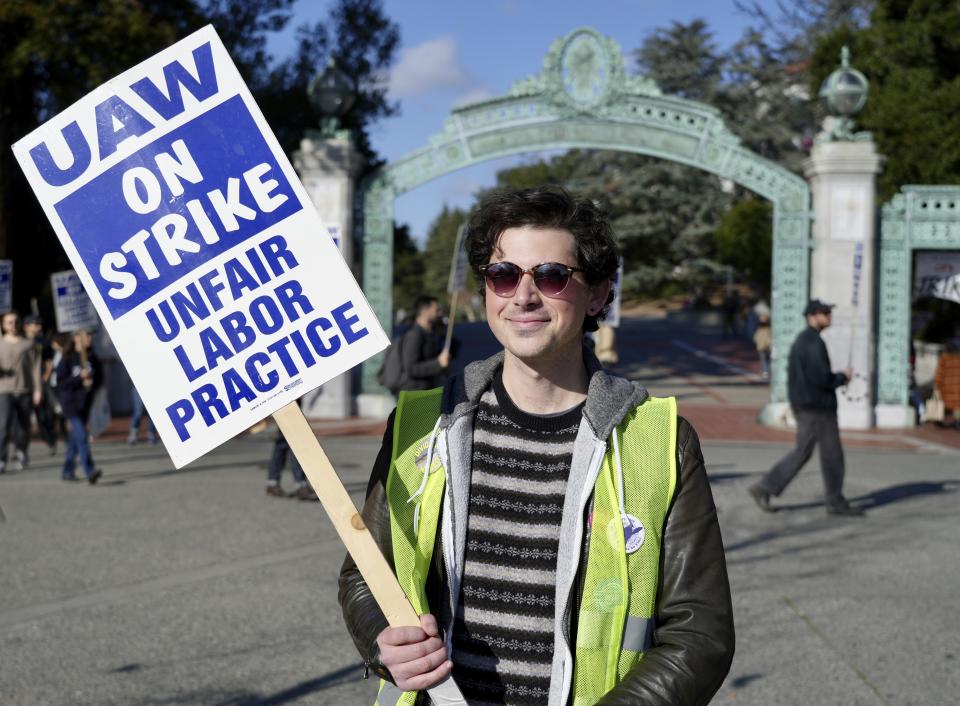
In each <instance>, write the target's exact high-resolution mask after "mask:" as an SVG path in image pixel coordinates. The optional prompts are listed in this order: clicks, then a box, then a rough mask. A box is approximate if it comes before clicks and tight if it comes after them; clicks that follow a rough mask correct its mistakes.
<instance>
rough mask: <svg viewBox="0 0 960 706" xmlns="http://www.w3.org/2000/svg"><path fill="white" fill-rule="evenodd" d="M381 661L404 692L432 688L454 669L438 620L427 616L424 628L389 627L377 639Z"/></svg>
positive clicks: (423, 624)
mask: <svg viewBox="0 0 960 706" xmlns="http://www.w3.org/2000/svg"><path fill="white" fill-rule="evenodd" d="M377 646H378V647H379V648H380V661H381V662H383V665H384V666H385V667H386V668H387V669H389V670H390V674H392V675H393V679H394V681H395V682H396V683H397V686H398V687H400V688H401V689H402V690H403V691H420V690H422V689H428V688H430V687H431V686H433V685H434V684H437V683H438V682H441V681H443V680H444V679H445V678H446V677H447V676H448V675H449V674H450V670H451V669H452V668H453V662H451V661H450V660H448V659H447V648H446V647H445V646H444V644H443V641H442V640H441V639H440V630H439V629H438V628H437V619H436V618H435V617H433V616H432V615H430V614H429V613H425V614H424V615H421V616H420V627H419V628H414V627H404V628H387V629H386V630H384V631H383V632H381V633H380V634H379V635H378V636H377Z"/></svg>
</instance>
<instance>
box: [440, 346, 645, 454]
mask: <svg viewBox="0 0 960 706" xmlns="http://www.w3.org/2000/svg"><path fill="white" fill-rule="evenodd" d="M503 358H504V353H503V351H500V352H499V353H497V354H496V355H494V356H491V357H489V358H487V359H486V360H478V361H475V362H473V363H470V364H469V365H468V366H467V367H466V369H465V370H464V371H463V375H458V376H457V377H455V378H453V379H452V380H450V381H449V382H448V383H447V385H446V387H445V388H444V392H443V403H442V405H441V408H440V409H441V420H440V426H441V427H443V428H446V427H449V426H450V425H451V424H453V422H454V421H456V420H457V419H458V418H459V417H461V416H463V415H465V414H468V413H470V412H472V411H473V410H474V409H476V407H477V405H479V404H480V397H481V395H483V393H484V391H485V390H486V389H487V388H489V387H490V385H491V384H492V382H493V376H494V374H495V373H496V372H497V369H498V368H500V367H501V366H502V365H503ZM583 360H584V362H585V364H586V366H587V375H588V377H589V380H590V382H589V385H588V387H587V402H586V405H585V406H584V410H583V416H584V418H585V419H586V420H587V423H588V424H589V425H590V428H591V430H592V431H593V433H594V435H595V436H596V437H597V438H598V439H605V438H606V437H607V436H609V435H610V432H611V431H612V430H613V428H614V427H615V426H616V425H617V424H619V423H620V421H621V420H622V419H623V417H624V415H626V414H627V413H628V412H629V411H630V410H632V409H633V408H634V407H636V406H637V405H639V404H641V403H642V402H643V401H644V400H645V399H647V397H649V394H648V393H647V390H646V388H645V387H644V386H643V385H641V384H640V383H638V382H633V381H631V380H627V379H626V378H624V377H621V376H619V375H616V374H614V373H611V372H610V371H609V370H604V368H603V366H602V365H601V364H600V361H598V360H597V357H596V356H595V355H594V354H593V351H591V350H590V349H589V348H587V347H586V346H584V348H583Z"/></svg>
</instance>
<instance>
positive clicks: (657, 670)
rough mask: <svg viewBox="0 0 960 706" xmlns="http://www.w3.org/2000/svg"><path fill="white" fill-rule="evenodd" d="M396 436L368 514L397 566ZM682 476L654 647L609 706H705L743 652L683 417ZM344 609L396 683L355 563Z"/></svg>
mask: <svg viewBox="0 0 960 706" xmlns="http://www.w3.org/2000/svg"><path fill="white" fill-rule="evenodd" d="M588 365H589V361H588ZM392 430H393V417H392V416H391V418H390V421H389V422H388V425H387V431H386V433H385V435H384V438H383V445H382V447H381V449H380V453H379V455H378V456H377V460H376V463H375V465H374V469H373V473H372V475H371V477H370V483H369V485H368V487H367V499H366V502H365V504H364V507H363V510H362V515H363V518H364V522H365V523H366V525H367V527H369V528H370V531H371V533H372V534H373V537H374V539H375V541H376V542H377V544H378V546H379V547H380V549H381V551H382V552H383V554H384V556H385V557H386V558H387V561H388V562H390V563H391V565H392V549H391V546H392V545H391V539H390V518H389V510H388V507H387V502H386V479H387V474H388V472H389V468H390V455H391V449H392V446H393V433H392ZM677 469H678V476H679V478H678V484H677V491H676V494H675V496H674V500H673V503H672V505H671V507H670V510H669V512H668V514H667V518H666V523H665V526H664V534H663V546H662V551H661V554H660V563H661V566H660V573H659V584H658V589H657V605H656V611H655V615H654V619H655V625H656V627H655V631H654V635H653V646H652V647H651V648H650V649H649V650H647V651H646V652H645V653H644V658H643V660H641V662H640V663H639V664H638V665H637V666H636V667H635V668H634V669H633V670H632V671H631V672H630V673H629V674H628V675H627V677H626V678H625V679H624V680H623V681H622V682H620V683H619V684H617V686H616V687H614V688H613V689H612V690H611V691H610V692H609V693H608V694H606V695H605V696H604V698H603V699H602V700H601V701H600V702H599V703H600V704H651V705H657V706H684V705H690V706H694V705H698V704H706V703H708V702H709V701H710V699H711V698H712V697H713V695H714V694H715V693H716V691H717V689H719V688H720V685H721V684H722V683H723V680H724V678H725V677H726V675H727V672H728V671H729V669H730V663H731V661H732V659H733V651H734V628H733V608H732V605H731V600H730V586H729V582H728V580H727V569H726V562H725V559H724V553H723V541H722V538H721V536H720V527H719V524H718V522H717V513H716V507H715V506H714V502H713V495H712V493H711V492H710V485H709V482H708V480H707V474H706V469H705V467H704V462H703V454H702V452H701V450H700V442H699V439H698V438H697V434H696V432H695V431H694V430H693V427H691V426H690V424H689V423H688V422H687V421H686V420H684V419H683V418H681V419H679V423H678V431H677ZM586 525H587V523H584V526H585V527H586ZM438 534H439V533H438ZM588 545H589V543H588V542H586V541H584V542H583V547H584V549H583V551H582V557H581V561H580V569H579V574H578V579H577V582H576V586H577V588H576V590H577V592H578V595H577V596H576V600H574V601H573V602H572V605H573V606H579V603H580V601H579V590H580V584H581V579H582V576H583V575H584V572H585V570H586V548H587V547H588ZM442 551H443V550H442V544H441V543H440V542H438V543H437V546H436V549H435V551H434V555H433V567H432V570H431V573H430V576H429V577H428V580H427V597H428V601H429V603H430V605H439V604H440V600H441V597H442V596H444V595H445V591H446V588H445V585H444V581H445V570H444V568H443V567H444V562H443V559H442ZM340 605H341V607H342V609H343V615H344V619H345V621H346V624H347V628H348V630H349V632H350V634H351V636H352V638H353V640H354V643H355V644H356V646H357V649H358V651H359V652H360V655H361V656H362V657H363V659H364V661H365V662H366V663H367V664H368V665H369V666H370V668H371V669H372V670H373V671H374V672H375V673H377V674H379V675H380V676H382V677H384V678H386V679H391V678H390V675H389V672H387V670H386V669H385V668H384V667H383V666H382V665H381V664H380V662H379V653H378V649H377V643H376V638H377V636H378V635H379V634H380V632H381V631H383V630H384V629H385V628H386V627H387V621H386V618H385V617H384V616H383V613H382V611H381V610H380V608H379V607H378V606H377V604H376V601H374V599H373V596H372V595H371V594H370V591H369V589H368V588H367V586H366V584H365V583H364V581H363V578H362V577H361V576H360V574H359V572H358V571H357V568H356V565H355V564H354V563H353V561H352V559H351V558H350V557H349V556H348V557H347V558H346V560H345V561H344V564H343V568H342V570H341V573H340ZM568 620H569V623H568V625H569V626H571V627H575V626H576V624H577V615H576V614H575V612H574V613H572V614H570V613H568ZM571 632H572V630H571ZM573 639H575V638H572V640H571V641H573ZM391 681H392V680H391Z"/></svg>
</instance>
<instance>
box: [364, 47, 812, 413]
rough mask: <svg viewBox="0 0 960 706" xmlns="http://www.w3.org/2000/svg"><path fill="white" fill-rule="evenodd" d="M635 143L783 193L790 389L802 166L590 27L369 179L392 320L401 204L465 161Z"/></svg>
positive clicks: (782, 323) (775, 389) (781, 238)
mask: <svg viewBox="0 0 960 706" xmlns="http://www.w3.org/2000/svg"><path fill="white" fill-rule="evenodd" d="M574 148H581V149H605V150H619V151H623V152H634V153H638V154H644V155H649V156H653V157H659V158H662V159H666V160H670V161H673V162H679V163H681V164H687V165H689V166H691V167H696V168H698V169H703V170H705V171H708V172H711V173H713V174H716V175H717V176H719V177H722V178H725V179H730V180H732V181H734V182H736V183H738V184H741V185H742V186H744V187H746V188H748V189H750V190H751V191H754V192H756V193H757V194H759V195H760V196H763V197H764V198H767V199H769V200H770V201H771V202H773V213H774V216H773V243H774V248H773V258H774V274H773V296H772V308H773V317H772V318H773V334H774V361H773V362H774V365H773V375H772V382H771V400H772V401H784V400H785V399H786V366H785V359H784V360H781V359H780V357H779V356H777V351H786V350H787V349H788V348H789V342H790V341H791V340H792V339H793V338H794V337H795V336H796V334H797V333H798V332H799V329H800V328H801V327H802V325H803V317H802V316H801V312H802V308H803V304H804V302H805V301H806V298H807V290H808V269H809V248H810V217H811V214H810V189H809V187H808V185H807V182H806V181H805V180H804V179H803V178H801V177H799V176H797V175H796V174H794V173H792V172H790V171H788V170H786V169H784V168H783V167H780V166H779V165H777V164H774V163H773V162H770V161H769V160H766V159H764V158H762V157H760V156H759V155H757V154H755V153H753V152H751V151H750V150H748V149H746V148H744V147H743V146H742V145H741V143H740V139H739V138H738V137H737V136H736V135H734V134H733V133H732V132H730V131H729V130H728V129H727V127H726V125H725V124H724V122H723V119H722V118H721V116H720V113H719V112H718V111H717V110H716V109H714V108H712V107H710V106H708V105H704V104H702V103H697V102H694V101H689V100H685V99H682V98H677V97H672V96H664V95H662V94H661V92H660V89H659V88H658V87H657V85H656V84H655V83H654V82H653V81H651V80H650V79H648V78H644V77H641V76H630V75H627V73H626V71H625V69H624V60H623V54H622V53H621V51H620V47H619V46H618V45H617V43H616V42H615V41H614V40H612V39H610V38H609V37H605V36H603V35H601V34H599V33H598V32H596V31H595V30H593V29H589V28H581V29H578V30H575V31H573V32H572V33H570V34H569V35H567V36H566V37H563V38H561V39H558V40H556V41H555V42H554V43H553V45H552V46H551V48H550V51H549V53H548V54H547V56H546V58H545V59H544V68H543V72H542V73H540V74H538V75H536V76H530V77H528V78H525V79H523V80H520V81H518V82H517V83H515V84H514V86H513V87H512V88H511V90H510V92H509V93H508V94H507V95H506V96H503V97H501V98H495V99H492V100H486V101H481V102H478V103H472V104H469V105H465V106H462V107H459V108H456V109H454V111H453V113H452V114H451V116H450V117H449V118H447V120H446V121H445V123H444V126H443V129H442V130H441V131H440V132H439V133H438V134H436V135H434V136H433V137H432V138H430V141H429V144H428V145H427V146H425V147H423V148H421V149H419V150H417V151H415V152H412V153H410V154H408V155H406V156H405V157H403V158H401V159H399V160H397V161H396V162H393V163H392V164H389V165H386V166H384V167H383V168H381V169H380V170H379V171H378V172H376V173H375V174H373V175H372V176H371V177H370V178H369V179H368V180H367V181H366V182H365V183H364V184H362V185H361V187H360V189H358V206H359V210H360V213H359V214H358V216H359V217H358V219H357V223H358V227H360V228H362V242H363V287H364V291H365V293H366V295H367V298H368V299H369V301H370V304H371V305H372V307H373V309H374V311H375V312H376V313H377V316H378V317H379V319H380V321H381V322H382V323H383V326H384V328H385V329H386V330H388V331H390V330H391V324H392V322H391V320H392V314H393V302H392V284H391V283H392V281H393V277H392V274H393V262H392V257H393V203H394V200H395V199H396V198H397V196H399V195H401V194H403V193H405V192H407V191H410V190H411V189H414V188H416V187H418V186H420V185H422V184H424V183H426V182H428V181H430V180H432V179H436V178H438V177H440V176H444V175H446V174H449V173H451V172H454V171H456V170H458V169H462V168H464V167H468V166H470V165H473V164H477V163H479V162H485V161H488V160H491V159H496V158H499V157H504V156H509V155H517V154H522V153H525V152H532V151H541V150H555V149H574ZM378 368H379V360H377V359H373V360H371V361H369V362H368V363H367V364H366V365H365V366H364V370H363V376H362V381H363V382H362V389H363V392H365V393H377V392H383V390H382V389H381V388H380V386H379V385H378V383H377V381H376V370H377V369H378Z"/></svg>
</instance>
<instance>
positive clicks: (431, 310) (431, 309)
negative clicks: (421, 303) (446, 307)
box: [425, 302, 443, 326]
mask: <svg viewBox="0 0 960 706" xmlns="http://www.w3.org/2000/svg"><path fill="white" fill-rule="evenodd" d="M442 314H443V312H442V311H441V310H440V302H430V306H428V307H427V309H426V312H425V315H426V317H427V321H428V322H429V324H430V325H431V326H433V325H434V324H435V323H436V322H437V320H438V319H439V318H440V316H441V315H442Z"/></svg>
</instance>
